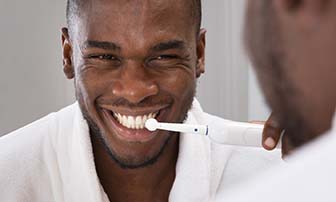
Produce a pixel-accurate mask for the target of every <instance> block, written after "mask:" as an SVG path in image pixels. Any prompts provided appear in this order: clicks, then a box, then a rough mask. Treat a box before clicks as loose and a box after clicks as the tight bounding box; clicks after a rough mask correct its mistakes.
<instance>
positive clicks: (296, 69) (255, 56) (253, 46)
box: [245, 0, 336, 146]
mask: <svg viewBox="0 0 336 202" xmlns="http://www.w3.org/2000/svg"><path fill="white" fill-rule="evenodd" d="M307 2H308V1H305V2H304V3H302V2H301V1H269V0H254V1H249V5H248V10H247V17H246V19H247V22H246V27H245V28H246V30H245V31H246V33H245V34H246V35H245V38H246V43H247V47H248V51H249V54H250V56H251V59H252V62H253V65H254V67H255V70H256V72H257V76H258V78H259V81H260V82H261V87H262V89H263V91H264V93H265V96H266V99H267V102H268V104H269V105H270V107H271V109H272V110H273V111H274V113H275V115H277V116H278V119H279V121H280V123H281V124H282V126H283V127H284V128H285V129H286V131H287V134H288V135H289V136H288V138H289V140H290V143H291V144H292V145H293V146H300V145H302V144H303V143H305V142H307V141H309V140H311V139H313V138H315V137H316V136H317V135H319V134H321V133H323V132H325V131H326V130H327V129H329V128H330V123H331V119H332V115H333V113H334V110H335V93H334V90H333V87H332V86H333V85H334V81H335V73H336V71H335V70H334V67H335V65H336V61H335V59H334V58H335V57H334V56H333V55H332V53H334V52H335V47H336V46H335V40H334V38H335V37H334V36H335V29H333V27H334V26H333V24H334V23H335V21H334V18H330V16H329V15H326V13H324V14H322V13H320V14H319V15H316V13H315V14H314V13H313V12H315V9H316V11H317V12H321V11H322V10H321V11H318V8H316V5H310V3H311V2H309V3H307ZM316 2H317V1H316ZM316 2H315V3H316ZM321 2H322V1H321ZM314 6H315V7H314ZM311 9H313V10H311ZM312 11H313V12H312ZM310 12H312V13H310ZM322 16H323V17H322Z"/></svg>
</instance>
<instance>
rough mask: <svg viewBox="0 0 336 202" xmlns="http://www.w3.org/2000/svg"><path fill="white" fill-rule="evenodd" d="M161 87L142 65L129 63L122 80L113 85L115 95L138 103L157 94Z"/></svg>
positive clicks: (123, 72)
mask: <svg viewBox="0 0 336 202" xmlns="http://www.w3.org/2000/svg"><path fill="white" fill-rule="evenodd" d="M158 93H159V87H158V85H157V84H156V83H155V78H150V75H149V74H148V73H147V72H146V69H145V67H143V66H142V65H136V64H129V65H128V66H127V67H125V68H123V71H122V74H121V78H120V80H119V81H118V82H117V83H115V84H114V86H113V95H114V96H117V97H120V98H124V99H126V100H128V101H129V102H130V103H133V104H137V103H140V102H141V101H143V100H144V99H146V98H147V97H150V96H153V95H157V94H158Z"/></svg>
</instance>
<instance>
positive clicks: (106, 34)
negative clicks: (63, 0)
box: [70, 0, 204, 168]
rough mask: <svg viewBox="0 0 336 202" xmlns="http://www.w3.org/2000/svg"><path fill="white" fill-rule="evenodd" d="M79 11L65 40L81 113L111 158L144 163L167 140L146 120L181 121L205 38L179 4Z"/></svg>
mask: <svg viewBox="0 0 336 202" xmlns="http://www.w3.org/2000/svg"><path fill="white" fill-rule="evenodd" d="M93 2H94V3H93ZM82 13H83V14H81V16H80V20H79V21H78V22H77V25H76V26H75V27H74V29H73V30H74V31H73V33H72V34H71V37H70V38H71V40H70V41H71V46H72V65H73V66H74V70H75V87H76V95H77V100H78V102H79V104H80V107H81V110H82V112H83V114H84V116H85V118H86V119H87V120H88V123H89V125H90V130H91V133H93V134H94V135H96V136H98V137H99V138H101V139H102V140H103V141H104V143H105V146H106V147H107V148H108V150H109V151H110V153H111V155H112V157H113V158H114V160H116V161H117V162H118V163H119V164H120V165H122V166H124V167H128V168H136V167H141V166H145V165H146V164H147V163H149V162H152V161H153V159H154V160H155V159H156V158H158V156H159V155H160V153H161V152H162V151H163V149H164V147H165V145H166V144H167V142H168V140H169V139H170V137H171V136H172V135H173V134H171V133H169V132H163V131H156V132H149V131H147V130H146V129H144V124H145V121H146V120H147V119H148V118H156V119H157V120H158V121H162V122H182V121H184V119H185V118H186V114H187V111H188V110H189V109H190V107H191V104H192V101H193V97H194V94H195V88H196V79H197V77H198V76H199V75H200V74H201V72H202V69H203V63H202V61H203V54H202V53H203V52H204V50H203V49H204V41H202V40H198V36H197V35H196V26H195V25H194V24H195V23H194V20H193V19H192V18H191V17H190V8H189V7H188V5H187V3H186V1H183V0H181V2H180V1H179V2H176V1H173V0H172V1H167V0H165V1H161V0H160V1H157V0H153V1H150V0H148V1H123V0H120V1H91V3H88V5H87V6H86V7H85V8H83V12H82ZM203 37H204V36H201V38H203ZM203 39H204V38H203ZM198 53H201V54H198Z"/></svg>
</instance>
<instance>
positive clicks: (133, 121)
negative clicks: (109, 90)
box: [113, 113, 157, 129]
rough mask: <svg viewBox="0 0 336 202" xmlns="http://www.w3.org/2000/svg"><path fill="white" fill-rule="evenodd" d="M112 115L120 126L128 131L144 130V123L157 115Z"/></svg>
mask: <svg viewBox="0 0 336 202" xmlns="http://www.w3.org/2000/svg"><path fill="white" fill-rule="evenodd" d="M113 114H114V116H115V117H116V118H117V120H118V122H119V123H120V124H121V125H123V126H125V127H126V128H130V129H144V128H145V123H146V121H147V120H148V119H153V118H155V117H156V115H157V113H150V114H148V115H144V116H126V115H121V114H119V113H113Z"/></svg>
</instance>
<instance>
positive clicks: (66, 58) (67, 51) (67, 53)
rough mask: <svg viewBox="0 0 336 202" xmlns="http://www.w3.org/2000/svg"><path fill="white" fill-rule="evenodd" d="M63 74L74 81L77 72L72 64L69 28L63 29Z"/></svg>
mask: <svg viewBox="0 0 336 202" xmlns="http://www.w3.org/2000/svg"><path fill="white" fill-rule="evenodd" d="M62 51H63V72H64V74H65V76H66V77H67V78H68V79H73V78H74V76H75V73H74V72H75V71H74V67H73V62H72V46H71V43H70V38H69V31H68V28H65V27H63V28H62Z"/></svg>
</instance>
